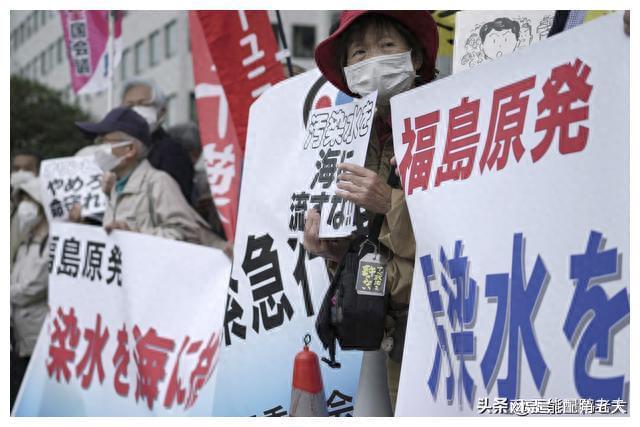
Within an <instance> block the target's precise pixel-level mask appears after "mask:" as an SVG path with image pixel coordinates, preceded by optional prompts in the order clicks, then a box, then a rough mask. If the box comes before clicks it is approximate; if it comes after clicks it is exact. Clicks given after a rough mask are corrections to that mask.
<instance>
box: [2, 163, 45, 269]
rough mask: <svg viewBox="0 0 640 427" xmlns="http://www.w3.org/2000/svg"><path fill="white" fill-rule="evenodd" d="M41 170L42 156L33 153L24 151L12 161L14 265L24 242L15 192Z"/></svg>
mask: <svg viewBox="0 0 640 427" xmlns="http://www.w3.org/2000/svg"><path fill="white" fill-rule="evenodd" d="M39 169H40V156H39V155H38V154H36V153H33V152H28V151H24V152H20V153H16V154H15V155H14V156H13V159H12V160H11V181H10V183H11V194H10V196H11V198H10V212H11V233H10V236H9V240H10V241H11V251H10V256H11V264H12V265H13V260H14V258H15V255H16V251H17V250H18V246H20V243H22V240H23V236H22V235H21V234H20V233H19V230H18V216H17V215H16V213H17V208H18V203H17V201H16V199H15V197H14V195H15V194H17V193H14V191H15V190H16V189H17V188H18V186H19V185H20V184H22V183H23V182H26V181H28V180H29V179H31V178H34V177H36V176H37V175H38V170H39Z"/></svg>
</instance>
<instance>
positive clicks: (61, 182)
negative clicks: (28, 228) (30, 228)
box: [40, 156, 107, 222]
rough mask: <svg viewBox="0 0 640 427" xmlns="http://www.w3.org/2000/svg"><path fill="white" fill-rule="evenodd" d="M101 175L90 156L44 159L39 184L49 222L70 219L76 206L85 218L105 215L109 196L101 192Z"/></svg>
mask: <svg viewBox="0 0 640 427" xmlns="http://www.w3.org/2000/svg"><path fill="white" fill-rule="evenodd" d="M102 174H103V172H102V170H101V169H100V168H99V167H98V165H97V164H96V162H95V161H94V159H93V157H90V156H80V157H61V158H58V159H50V160H44V161H43V162H42V165H41V166H40V182H41V185H42V187H41V188H42V197H43V203H42V204H43V206H44V209H45V212H46V215H47V218H48V220H49V222H53V221H63V220H65V219H67V218H68V217H69V210H70V209H71V207H72V206H73V205H74V204H79V205H80V206H81V207H82V216H90V215H93V214H101V213H103V212H104V210H105V208H106V205H107V197H106V195H105V194H104V192H103V191H102V189H101V181H102Z"/></svg>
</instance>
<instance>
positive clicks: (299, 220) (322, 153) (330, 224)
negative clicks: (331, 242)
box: [289, 92, 377, 238]
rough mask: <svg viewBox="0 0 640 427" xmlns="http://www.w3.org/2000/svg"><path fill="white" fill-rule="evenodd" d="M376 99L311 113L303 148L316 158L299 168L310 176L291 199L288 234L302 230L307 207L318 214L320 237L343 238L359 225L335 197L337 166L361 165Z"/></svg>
mask: <svg viewBox="0 0 640 427" xmlns="http://www.w3.org/2000/svg"><path fill="white" fill-rule="evenodd" d="M376 96H377V92H374V93H372V94H369V95H367V96H365V97H363V98H362V99H359V100H354V101H352V102H349V103H347V104H339V105H335V106H333V107H327V108H319V109H315V110H314V111H313V112H311V116H310V117H309V121H308V123H307V130H306V133H305V137H304V145H303V149H304V150H310V151H313V152H315V153H316V159H315V162H314V163H313V164H308V165H303V164H300V165H299V167H302V168H304V169H305V170H310V171H313V173H312V176H310V178H309V184H308V185H307V186H306V187H305V189H304V190H303V191H300V192H296V193H294V194H293V195H292V196H291V200H292V204H293V209H292V213H291V218H290V220H289V231H290V232H292V233H296V235H300V232H303V231H304V215H305V213H306V211H307V209H308V208H310V207H314V208H315V209H316V210H317V211H318V212H319V213H320V230H319V236H320V238H340V237H346V236H349V235H350V234H351V233H352V232H353V231H355V230H356V227H357V225H362V224H356V222H357V220H358V219H359V218H362V217H363V216H361V215H359V213H360V211H359V208H357V207H356V205H355V204H354V203H353V202H350V201H348V200H345V199H344V198H343V197H340V196H338V195H336V189H337V187H336V184H337V180H336V177H337V174H338V169H337V165H338V164H340V163H345V162H348V163H354V164H356V165H359V166H364V161H365V157H366V156H367V147H368V146H369V135H370V134H371V124H372V123H373V114H374V112H375V105H376ZM305 166H306V167H305ZM356 211H357V212H356Z"/></svg>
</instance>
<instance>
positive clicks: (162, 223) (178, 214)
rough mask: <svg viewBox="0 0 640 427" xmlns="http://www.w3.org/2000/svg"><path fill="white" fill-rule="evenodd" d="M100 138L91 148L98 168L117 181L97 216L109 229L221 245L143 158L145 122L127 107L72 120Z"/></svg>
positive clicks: (167, 178)
mask: <svg viewBox="0 0 640 427" xmlns="http://www.w3.org/2000/svg"><path fill="white" fill-rule="evenodd" d="M76 125H77V126H78V128H79V129H80V130H81V131H82V132H83V133H84V134H85V135H86V136H88V137H89V138H92V139H95V141H96V142H97V143H98V144H100V145H99V148H97V149H96V150H95V152H94V156H95V159H96V162H97V163H98V165H99V166H100V167H101V168H102V170H103V171H105V172H108V171H111V172H113V173H114V174H115V176H116V182H115V185H114V186H113V188H112V189H111V191H110V194H109V195H108V196H109V203H108V206H107V209H106V211H105V213H104V217H103V220H102V223H103V226H104V227H105V229H106V230H107V232H110V231H112V230H126V231H133V232H138V233H144V234H149V235H153V236H158V237H164V238H168V239H174V240H182V241H186V242H191V243H197V244H203V245H206V246H212V247H217V248H222V246H223V245H224V242H223V241H222V239H220V238H219V237H217V236H215V234H214V233H213V232H212V231H211V229H210V227H209V225H208V224H207V223H206V221H204V220H203V219H202V218H201V217H200V215H198V213H197V212H196V211H195V210H194V209H193V208H192V207H191V206H190V205H189V203H188V202H187V201H186V200H185V198H184V196H183V195H182V192H181V191H180V188H179V187H178V184H177V183H176V182H175V180H174V179H173V178H171V176H169V175H168V174H167V173H165V172H163V171H160V170H157V169H155V168H154V167H153V166H151V164H150V163H149V162H148V161H147V159H146V156H147V154H148V153H149V146H150V136H149V127H148V125H147V122H146V121H145V120H144V119H143V118H142V117H141V116H140V115H138V114H137V113H136V112H135V111H133V110H131V109H130V108H125V107H118V108H114V109H113V110H111V111H110V112H109V113H108V114H107V115H106V116H105V118H104V119H103V120H102V121H101V122H99V123H88V122H81V123H76Z"/></svg>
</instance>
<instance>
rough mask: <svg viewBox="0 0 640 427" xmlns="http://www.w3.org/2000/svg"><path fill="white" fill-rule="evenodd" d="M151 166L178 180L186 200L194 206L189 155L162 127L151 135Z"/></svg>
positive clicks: (191, 166)
mask: <svg viewBox="0 0 640 427" xmlns="http://www.w3.org/2000/svg"><path fill="white" fill-rule="evenodd" d="M147 159H148V160H149V163H151V166H153V167H154V168H156V169H160V170H161V171H165V172H166V173H168V174H169V175H171V177H172V178H173V179H175V180H176V182H177V183H178V186H179V187H180V190H181V191H182V194H183V195H184V198H185V199H187V201H188V202H189V204H193V203H192V202H193V200H192V199H193V175H194V170H193V164H192V163H191V159H190V158H189V154H188V153H187V152H186V150H185V149H184V148H182V146H181V145H180V144H179V143H178V142H176V141H175V140H174V139H173V138H172V137H171V136H170V135H169V134H168V133H167V132H166V131H165V130H164V129H163V128H162V127H159V128H158V129H156V130H155V131H153V133H152V134H151V151H150V152H149V156H148V157H147Z"/></svg>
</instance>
